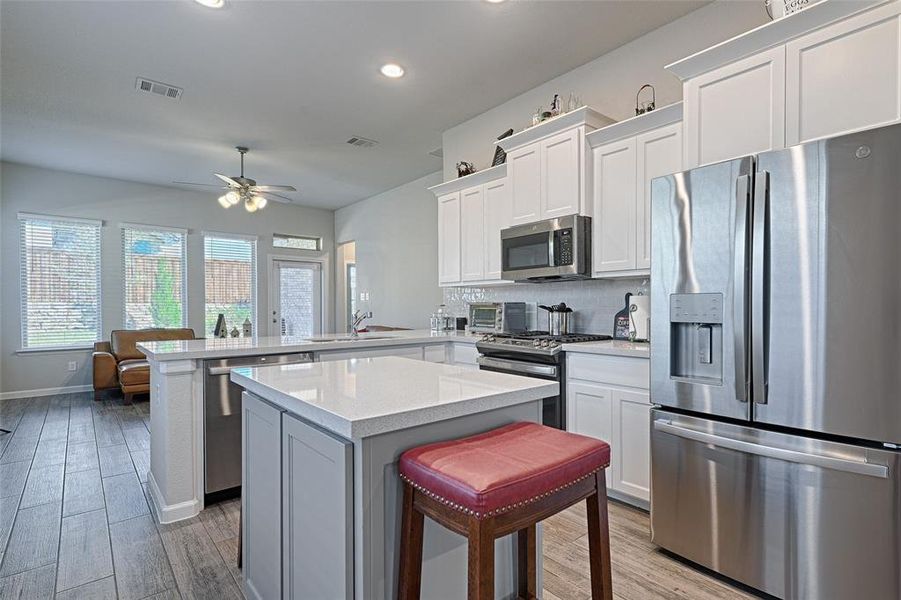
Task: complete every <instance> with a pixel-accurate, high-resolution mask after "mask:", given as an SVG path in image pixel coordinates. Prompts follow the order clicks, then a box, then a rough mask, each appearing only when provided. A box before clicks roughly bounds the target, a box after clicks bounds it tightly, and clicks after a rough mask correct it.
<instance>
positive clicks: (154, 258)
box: [122, 224, 187, 329]
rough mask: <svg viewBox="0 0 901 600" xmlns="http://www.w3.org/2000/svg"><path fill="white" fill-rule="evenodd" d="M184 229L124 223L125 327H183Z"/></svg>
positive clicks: (123, 276) (184, 294)
mask: <svg viewBox="0 0 901 600" xmlns="http://www.w3.org/2000/svg"><path fill="white" fill-rule="evenodd" d="M186 234H187V232H186V231H185V230H183V229H167V228H162V227H149V226H144V225H127V224H123V225H122V281H123V286H124V288H125V289H124V292H125V293H124V316H123V323H124V325H125V328H126V329H144V328H147V327H184V326H185V323H186V315H185V313H186V311H185V297H186V296H187V294H186V291H185V271H186V264H185V240H186V237H187V235H186Z"/></svg>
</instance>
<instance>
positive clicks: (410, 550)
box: [397, 483, 424, 600]
mask: <svg viewBox="0 0 901 600" xmlns="http://www.w3.org/2000/svg"><path fill="white" fill-rule="evenodd" d="M415 494H416V490H415V489H414V488H413V486H412V485H410V484H409V483H404V500H403V512H402V520H401V532H400V575H399V578H398V582H397V597H398V600H419V592H420V588H421V587H422V528H423V519H424V515H423V514H422V513H421V512H419V511H418V510H416V508H415V507H414V505H413V500H414V497H415Z"/></svg>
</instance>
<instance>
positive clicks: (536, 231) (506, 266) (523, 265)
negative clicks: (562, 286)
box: [501, 215, 591, 281]
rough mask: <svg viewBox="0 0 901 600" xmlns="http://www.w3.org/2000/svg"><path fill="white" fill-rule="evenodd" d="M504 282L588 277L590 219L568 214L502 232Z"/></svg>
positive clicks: (589, 266) (589, 264)
mask: <svg viewBox="0 0 901 600" xmlns="http://www.w3.org/2000/svg"><path fill="white" fill-rule="evenodd" d="M501 257H502V258H501V260H502V268H501V270H502V273H501V277H502V278H503V279H509V280H513V281H557V280H561V279H586V278H588V277H591V218H590V217H583V216H579V215H569V216H566V217H558V218H556V219H548V220H547V221H538V222H537V223H529V224H527V225H517V226H515V227H508V228H507V229H504V230H502V231H501Z"/></svg>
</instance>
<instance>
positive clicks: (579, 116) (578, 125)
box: [495, 106, 614, 225]
mask: <svg viewBox="0 0 901 600" xmlns="http://www.w3.org/2000/svg"><path fill="white" fill-rule="evenodd" d="M613 122H614V121H613V120H612V119H610V118H609V117H607V116H605V115H602V114H601V113H599V112H597V111H596V110H594V109H592V108H589V107H587V106H583V107H582V108H579V109H576V110H574V111H572V112H568V113H566V114H563V115H560V116H559V117H555V118H552V119H549V120H547V121H545V122H543V123H540V124H538V125H535V126H534V127H530V128H528V129H525V130H523V131H521V132H519V133H517V134H514V135H511V136H510V137H507V138H504V139H502V140H499V141H497V142H495V144H496V145H497V146H500V147H501V148H503V149H504V151H506V152H507V180H508V184H509V186H510V195H511V198H512V211H513V212H512V217H511V222H510V224H511V225H523V224H525V223H532V222H535V221H542V220H544V219H553V218H555V217H563V216H567V215H586V216H589V217H590V216H592V215H591V210H592V206H591V201H590V198H589V194H588V189H589V186H590V174H591V171H590V162H589V160H588V153H587V152H586V146H585V136H586V135H587V134H588V133H591V132H592V131H594V130H595V129H598V128H600V127H604V126H606V125H610V124H612V123H613Z"/></svg>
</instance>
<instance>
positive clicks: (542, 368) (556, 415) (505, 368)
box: [478, 354, 566, 429]
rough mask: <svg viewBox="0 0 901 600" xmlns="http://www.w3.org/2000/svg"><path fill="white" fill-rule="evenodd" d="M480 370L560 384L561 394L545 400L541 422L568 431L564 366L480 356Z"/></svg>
mask: <svg viewBox="0 0 901 600" xmlns="http://www.w3.org/2000/svg"><path fill="white" fill-rule="evenodd" d="M478 363H479V369H480V370H482V371H494V372H496V373H507V374H508V375H521V376H523V377H535V378H537V379H547V380H550V381H556V382H558V383H559V384H560V394H559V395H557V396H551V397H549V398H545V399H544V405H543V409H542V418H541V422H542V423H543V424H544V425H547V426H548V427H556V428H557V429H566V422H565V420H564V418H565V415H566V411H565V410H564V406H563V377H562V373H563V371H562V366H561V365H554V364H542V363H534V362H527V361H523V360H515V359H511V358H497V357H494V356H485V355H484V354H480V355H479V358H478Z"/></svg>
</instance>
